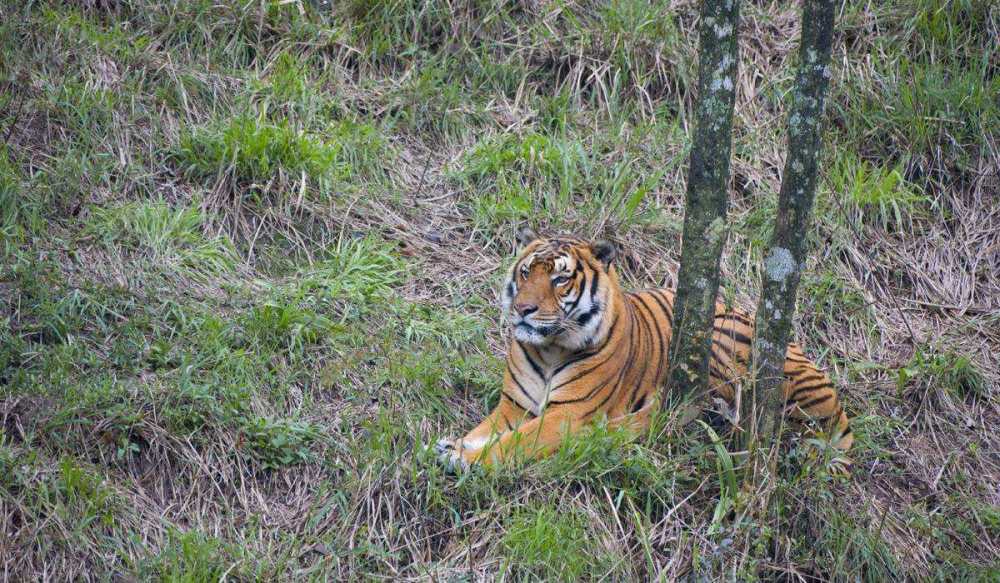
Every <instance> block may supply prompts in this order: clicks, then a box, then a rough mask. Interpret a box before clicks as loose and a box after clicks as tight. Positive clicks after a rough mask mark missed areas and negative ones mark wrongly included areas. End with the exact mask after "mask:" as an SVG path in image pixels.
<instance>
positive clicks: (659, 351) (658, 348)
mask: <svg viewBox="0 0 1000 583" xmlns="http://www.w3.org/2000/svg"><path fill="white" fill-rule="evenodd" d="M636 299H638V300H639V303H641V304H642V307H643V308H645V309H646V311H648V312H649V318H650V320H652V322H653V326H654V327H655V328H656V337H655V338H650V340H651V344H652V346H650V347H649V352H650V354H653V353H654V352H655V353H656V375H655V376H654V377H653V384H656V383H658V382H659V381H660V371H661V370H662V368H663V342H664V341H665V340H666V336H665V335H664V334H663V330H662V329H661V328H660V323H659V322H658V321H657V319H656V314H654V313H653V310H652V308H650V307H649V306H648V305H646V300H644V299H643V297H642V296H636ZM657 340H659V342H657ZM654 348H655V350H654Z"/></svg>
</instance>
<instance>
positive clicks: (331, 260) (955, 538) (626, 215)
mask: <svg viewBox="0 0 1000 583" xmlns="http://www.w3.org/2000/svg"><path fill="white" fill-rule="evenodd" d="M838 6H840V8H838V10H839V13H838V14H837V22H838V23H840V24H839V28H838V31H837V37H836V38H835V41H834V47H835V50H834V54H833V58H832V63H833V77H832V79H831V84H830V94H829V102H828V116H829V120H828V121H829V127H830V133H829V135H828V139H829V141H828V142H827V144H828V147H826V148H825V153H824V155H823V159H822V163H821V168H822V169H823V175H822V177H821V182H820V184H819V188H818V192H817V200H816V207H815V217H816V221H817V228H816V229H815V232H814V233H812V234H811V235H810V244H809V246H808V249H809V250H810V251H809V255H808V260H807V266H806V270H805V273H804V277H803V279H802V284H801V287H802V289H801V293H800V303H799V306H798V310H797V313H799V314H801V321H800V323H799V324H798V325H797V326H796V330H795V331H796V336H798V338H799V339H800V340H801V341H802V342H803V343H804V344H805V345H806V346H807V348H808V352H809V354H810V356H811V357H813V358H816V359H817V360H819V361H820V362H821V363H822V364H823V365H824V366H825V367H826V368H827V369H828V370H830V371H831V373H832V374H833V376H834V377H835V379H836V380H837V383H838V386H839V387H840V388H841V390H842V391H843V393H844V395H845V401H846V403H847V407H848V411H849V413H850V414H851V415H852V416H853V417H854V418H855V419H856V422H855V423H854V425H853V427H854V431H855V433H856V435H857V445H856V449H855V450H853V451H852V453H851V456H852V457H853V458H854V466H853V473H852V476H851V478H849V479H847V478H842V477H838V476H833V475H830V474H829V473H828V472H827V471H826V469H825V467H826V464H825V463H824V461H825V456H827V455H830V453H829V452H828V451H827V450H825V449H823V447H822V444H820V443H812V442H808V440H801V441H802V442H805V443H790V444H789V446H788V449H789V454H788V456H786V457H783V458H782V459H783V460H786V461H783V462H782V463H785V464H787V465H788V467H787V468H783V470H787V471H782V472H781V473H782V475H783V476H784V477H783V478H782V479H781V481H780V482H779V483H777V484H773V485H772V486H773V488H774V494H773V498H774V500H775V501H776V503H777V510H776V512H775V517H774V518H773V520H772V521H769V522H767V523H762V522H759V521H758V520H757V519H755V518H754V517H753V516H751V515H748V514H745V513H744V512H742V511H741V509H743V508H746V507H747V504H746V499H747V497H749V496H753V495H754V493H753V492H749V491H746V490H743V489H741V488H740V487H739V484H741V483H742V481H743V477H744V475H745V473H746V471H747V469H746V468H745V467H744V457H745V456H742V455H741V454H740V451H739V449H738V448H737V447H736V446H735V444H734V442H733V440H732V438H731V436H730V435H729V433H728V432H727V430H726V427H725V426H724V425H721V426H720V425H712V424H710V423H706V424H704V425H702V424H698V423H694V424H691V425H689V426H685V427H683V429H682V426H681V424H680V419H679V418H678V417H677V415H675V414H674V412H672V411H668V412H666V413H665V415H664V416H663V418H662V419H660V420H659V421H658V423H657V426H656V430H655V431H652V432H650V433H649V434H648V435H644V436H641V437H640V438H639V439H638V440H636V441H632V442H628V441H626V440H624V438H623V436H621V435H620V434H618V433H615V432H614V431H610V430H608V429H607V428H602V427H596V428H594V429H593V430H592V431H591V432H589V433H588V436H587V437H586V438H584V439H580V440H575V441H573V442H571V443H567V444H566V445H565V446H564V447H563V448H562V449H561V450H560V452H559V453H558V454H557V455H555V456H554V457H552V458H551V459H548V460H545V461H543V462H541V463H537V464H531V465H528V466H524V467H511V468H507V469H505V471H502V472H496V473H487V472H473V473H471V474H469V475H465V476H462V477H456V476H449V475H446V474H445V473H444V472H443V470H442V469H441V468H440V467H438V466H437V465H436V464H435V463H434V456H433V455H431V454H429V453H428V452H427V451H426V450H425V447H426V445H427V444H432V443H434V442H435V441H436V439H437V438H438V437H440V436H442V435H449V434H455V433H458V432H459V430H460V429H462V428H467V427H469V426H470V425H471V423H472V422H474V421H476V420H478V419H480V418H481V417H482V416H483V414H484V412H485V411H486V410H488V408H489V407H490V406H491V405H493V404H494V403H495V401H496V399H497V398H498V390H499V381H500V375H501V373H502V355H503V351H504V344H503V340H504V337H505V336H504V332H503V330H502V325H501V323H500V313H499V308H498V306H497V305H496V297H497V295H496V287H497V285H498V283H499V281H500V277H501V276H500V273H501V271H502V268H503V267H504V266H505V265H506V264H507V261H508V260H509V257H510V254H511V253H512V249H513V244H514V233H515V231H516V229H517V227H518V226H519V224H520V223H521V222H531V223H533V224H534V226H535V227H536V228H538V229H539V230H540V231H549V232H552V231H572V232H575V233H579V234H581V235H585V236H598V235H600V236H603V237H606V238H611V239H613V240H615V241H616V242H618V243H619V244H620V245H621V247H622V261H621V263H620V265H621V267H622V277H623V279H624V280H625V282H626V284H627V285H629V286H632V287H640V286H650V285H659V284H663V283H666V284H668V285H671V284H672V283H673V282H674V281H675V280H676V268H677V259H678V257H679V250H680V248H679V237H680V227H681V219H682V212H681V210H682V201H683V185H684V183H685V181H684V172H685V165H684V163H685V160H687V157H688V153H689V151H690V148H691V139H690V136H689V131H690V128H691V127H692V125H693V117H692V112H693V103H694V91H695V85H696V76H695V73H694V72H695V70H696V69H695V67H696V65H695V63H696V62H697V61H696V42H697V41H696V38H697V35H696V34H694V31H695V30H697V25H698V22H697V20H698V16H697V15H698V6H697V4H696V3H689V2H680V3H678V2H659V1H653V2H649V1H648V0H608V1H601V2H597V1H590V0H587V1H583V2H575V3H565V2H544V3H510V2H499V1H494V0H477V1H476V2H467V3H455V2H443V1H439V0H429V1H424V0H421V1H420V2H416V1H404V0H387V1H380V2H363V1H348V2H334V3H326V2H322V1H319V0H317V1H311V0H310V1H303V2H287V1H270V0H267V1H263V2H250V3H247V2H228V1H225V2H220V1H217V0H194V1H189V2H153V1H148V0H80V1H70V0H65V1H60V0H31V1H29V2H4V3H0V55H2V58H0V87H2V88H3V89H2V90H0V532H2V533H4V535H3V536H0V572H2V573H4V574H5V576H8V577H10V578H12V579H14V580H21V579H24V580H35V579H39V578H42V577H44V576H48V577H50V578H54V579H59V580H66V579H83V580H87V579H94V580H104V579H111V578H123V579H131V578H138V579H161V580H169V581H206V580H215V579H217V578H221V577H223V576H224V577H225V578H226V579H228V580H274V579H296V580H300V579H304V580H323V579H344V580H357V579H366V578H369V579H374V578H394V579H396V578H411V579H419V578H435V579H447V578H454V579H463V578H466V579H478V578H484V577H485V578H488V577H493V576H497V575H500V574H502V573H503V574H507V575H508V576H509V577H510V578H512V579H541V578H545V579H557V578H563V579H578V578H584V579H586V578H592V579H597V578H605V577H610V578H611V579H615V580H625V579H647V578H653V577H654V576H656V575H657V574H658V575H660V576H662V577H663V578H664V579H670V578H676V577H680V576H685V575H694V576H695V577H699V578H700V577H702V576H704V577H705V578H718V579H732V578H734V577H735V578H753V577H755V576H756V577H760V578H775V577H785V576H788V577H789V578H804V579H808V578H817V579H834V580H857V579H866V580H879V579H884V578H888V577H895V578H904V579H906V578H909V579H938V580H995V579H996V578H997V577H998V576H1000V573H998V571H997V567H996V556H997V555H998V551H1000V514H998V511H997V502H998V500H997V493H996V484H997V483H998V482H1000V463H998V461H997V456H996V455H995V453H996V451H997V450H998V448H1000V442H998V433H997V431H996V428H997V427H998V423H1000V407H998V397H1000V392H998V382H1000V377H998V372H997V371H1000V363H998V360H997V354H1000V335H998V333H997V330H998V328H1000V327H998V326H997V324H998V322H1000V304H998V297H1000V294H997V293H996V292H997V290H998V289H1000V280H998V276H997V274H998V273H1000V269H998V261H1000V255H998V250H1000V239H998V235H997V233H1000V223H998V216H997V214H996V211H995V209H996V200H995V196H996V195H995V191H996V184H995V173H996V168H997V166H998V160H997V154H996V152H997V151H998V147H997V143H996V136H995V131H993V128H996V127H1000V107H998V105H997V104H998V100H997V98H996V97H997V95H998V93H1000V78H998V76H997V68H996V62H997V59H998V57H1000V54H998V53H997V48H996V43H995V42H993V39H995V38H997V37H998V36H1000V12H998V8H997V6H996V3H992V2H985V1H976V0H952V1H944V0H920V1H911V0H906V1H903V0H898V1H896V0H890V1H887V2H878V3H872V2H857V1H849V2H846V3H845V4H843V5H842V6H841V5H838ZM741 20H742V22H743V27H744V30H743V32H742V34H741V35H740V38H741V41H740V45H741V52H742V54H743V55H744V57H745V58H744V61H743V62H742V63H741V67H740V73H739V76H738V78H737V79H736V82H735V85H736V88H737V92H736V107H735V113H734V127H735V135H734V140H733V159H732V176H733V181H732V187H731V208H730V212H731V215H732V217H733V225H734V228H733V230H732V232H731V233H730V235H729V242H728V245H727V248H726V249H725V251H724V253H723V257H722V266H723V274H722V282H723V291H722V292H721V293H722V295H723V297H725V298H726V299H727V301H731V302H733V303H735V304H738V305H741V306H744V307H750V306H753V305H755V298H757V297H758V294H759V282H760V273H759V267H758V266H759V265H760V264H761V256H762V255H763V253H764V249H765V245H766V242H767V240H768V236H769V229H770V224H771V221H770V217H771V216H773V209H774V208H775V205H776V200H777V191H778V186H779V184H778V177H777V172H776V169H778V168H781V165H782V162H783V159H784V158H783V157H784V151H785V143H784V142H785V137H784V125H783V123H782V122H781V121H780V120H783V119H784V117H785V115H786V113H787V112H788V107H789V104H790V103H789V91H790V89H791V86H792V81H793V74H794V70H795V65H796V58H795V55H794V50H793V49H794V47H795V46H796V43H795V42H794V39H795V38H797V37H798V34H799V29H798V24H797V22H798V8H797V7H796V6H795V5H792V4H788V5H785V4H783V3H765V4H759V3H744V5H743V6H742V8H741ZM991 132H992V133H991ZM991 197H993V198H991Z"/></svg>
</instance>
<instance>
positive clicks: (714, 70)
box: [663, 0, 739, 404]
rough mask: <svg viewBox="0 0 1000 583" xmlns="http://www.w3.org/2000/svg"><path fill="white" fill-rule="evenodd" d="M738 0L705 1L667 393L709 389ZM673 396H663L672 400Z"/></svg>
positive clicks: (725, 229)
mask: <svg viewBox="0 0 1000 583" xmlns="http://www.w3.org/2000/svg"><path fill="white" fill-rule="evenodd" d="M738 30H739V1H738V0H705V1H704V2H703V3H702V7H701V22H700V24H699V26H698V36H699V41H698V44H699V46H698V103H697V106H696V108H695V128H694V143H693V144H692V148H691V163H690V167H689V169H688V182H687V195H686V199H685V205H684V232H683V240H682V241H683V242H682V245H681V268H680V273H679V274H678V278H677V279H678V281H677V297H676V299H675V300H674V318H673V326H672V329H673V335H672V338H671V341H670V363H671V369H670V374H669V377H668V379H667V383H666V387H665V389H664V390H665V393H664V397H667V396H670V395H671V394H672V395H677V396H681V397H683V396H686V395H689V394H691V393H692V392H694V391H698V392H704V391H705V390H707V389H708V355H709V348H710V343H711V340H712V321H713V318H714V316H715V298H716V294H717V293H718V290H719V257H720V256H721V255H722V246H723V245H724V244H725V242H726V235H727V233H728V226H727V224H726V207H727V203H728V196H727V192H726V189H727V185H728V183H729V154H730V150H731V146H732V126H733V101H734V97H735V94H736V71H737V60H738V52H737V36H738ZM667 401H668V399H667V398H664V399H663V403H664V404H666V403H667Z"/></svg>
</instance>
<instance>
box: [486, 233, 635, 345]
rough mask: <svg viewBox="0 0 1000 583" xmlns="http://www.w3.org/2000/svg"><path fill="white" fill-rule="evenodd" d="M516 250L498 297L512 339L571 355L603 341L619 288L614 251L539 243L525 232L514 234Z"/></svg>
mask: <svg viewBox="0 0 1000 583" xmlns="http://www.w3.org/2000/svg"><path fill="white" fill-rule="evenodd" d="M518 244H519V247H520V251H519V252H518V257H517V260H516V261H515V262H514V264H513V265H512V266H511V269H510V271H509V272H508V274H507V280H506V282H505V283H504V288H503V292H502V298H503V309H504V312H505V313H507V314H508V315H509V317H510V319H511V324H512V326H513V331H514V337H515V338H517V339H518V340H519V341H521V342H523V343H526V344H532V345H535V346H539V347H544V346H558V347H561V348H564V349H567V350H574V351H575V350H582V349H585V348H587V347H589V346H593V345H595V344H598V343H599V342H600V341H602V340H603V335H604V334H606V333H607V330H606V329H605V328H606V327H602V325H601V324H602V323H603V321H604V319H605V316H606V314H607V313H608V310H609V307H610V306H611V305H612V301H613V299H614V294H616V293H617V287H618V278H617V276H616V274H615V268H614V266H613V265H612V261H613V260H614V258H615V247H614V245H612V244H611V243H608V242H606V241H597V242H594V243H591V242H589V241H584V240H582V239H577V238H575V237H551V238H549V237H539V236H538V235H537V234H535V232H534V231H532V230H531V229H527V228H524V229H521V231H520V232H519V233H518Z"/></svg>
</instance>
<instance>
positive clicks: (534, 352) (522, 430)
mask: <svg viewBox="0 0 1000 583" xmlns="http://www.w3.org/2000/svg"><path fill="white" fill-rule="evenodd" d="M518 243H519V245H520V252H519V254H518V256H517V258H516V260H515V261H514V263H513V264H512V266H511V267H510V269H509V271H508V272H507V276H506V280H505V282H504V285H503V288H502V291H501V300H502V310H503V313H504V314H507V315H508V317H509V319H510V325H511V328H512V334H511V339H510V344H509V348H508V351H507V358H506V370H505V372H504V378H503V386H502V390H501V392H500V400H499V403H498V404H497V405H496V407H495V408H494V409H493V411H492V412H491V413H490V414H489V415H488V416H487V417H486V418H485V419H484V420H483V421H482V422H481V423H479V424H478V425H477V426H476V427H475V428H474V429H472V430H471V431H469V432H468V433H467V434H466V435H465V436H464V437H461V438H459V439H441V440H439V441H438V442H437V444H436V446H435V451H436V453H437V455H438V458H439V460H440V461H441V462H442V463H444V464H445V465H446V467H448V468H449V469H450V470H453V471H463V470H466V469H468V468H469V467H470V466H471V465H473V464H477V463H478V464H482V465H483V466H492V465H495V464H498V463H501V462H504V461H505V460H509V459H511V458H512V457H513V456H515V455H519V456H523V458H521V459H537V458H541V457H543V456H545V455H547V454H549V453H551V452H553V451H554V450H556V449H557V448H558V447H559V446H560V444H561V442H562V440H563V438H564V437H566V436H567V435H570V434H574V433H577V432H578V431H580V430H581V429H582V428H584V427H585V426H586V425H587V424H590V423H594V422H596V421H598V420H600V419H604V420H606V421H607V422H609V423H610V424H614V425H616V426H626V427H629V428H631V429H633V430H635V431H641V430H643V429H644V428H646V427H648V425H649V423H650V420H651V415H650V412H651V411H654V410H655V409H656V407H657V406H658V403H659V397H660V394H659V391H660V387H661V386H662V385H663V383H664V382H665V380H666V377H667V374H668V366H669V362H668V358H667V349H668V347H669V345H670V337H671V321H672V319H673V305H674V297H675V292H674V291H673V290H670V289H647V290H644V291H638V292H630V291H625V290H623V289H622V286H621V285H620V283H619V281H618V275H617V270H616V265H615V258H616V255H617V251H616V247H615V246H614V245H613V244H612V243H609V242H607V241H595V242H589V241H587V240H584V239H580V238H577V237H573V236H556V237H542V236H539V235H537V234H536V233H535V232H534V231H532V230H531V229H529V228H523V229H522V230H521V231H520V232H519V234H518ZM713 327H714V330H713V335H712V344H711V353H710V357H709V371H710V373H709V388H710V390H711V391H712V393H713V394H714V395H715V396H716V398H721V399H722V400H723V401H725V403H728V404H730V406H731V404H732V403H733V402H734V400H735V397H736V395H735V393H736V389H735V387H736V386H737V385H738V383H739V380H740V379H741V378H743V377H744V376H745V375H746V373H747V366H748V362H749V357H750V350H751V339H752V338H753V330H754V322H753V320H752V319H751V317H750V316H749V315H748V314H747V313H746V312H743V311H741V310H739V309H730V308H727V307H726V306H725V305H724V304H723V303H721V302H716V309H715V319H714V323H713ZM784 375H785V382H784V383H783V385H782V391H783V397H784V402H785V414H786V415H788V416H789V417H790V418H792V419H794V420H797V421H800V422H812V423H813V424H816V423H818V424H819V425H820V426H821V427H822V428H823V430H825V431H828V432H829V434H830V435H831V436H832V438H833V440H832V445H833V446H834V447H835V448H837V449H838V450H840V451H846V450H847V449H849V448H850V447H851V444H852V443H853V441H854V437H853V434H852V432H851V426H850V424H849V421H848V418H847V415H846V414H845V413H844V409H843V407H842V406H841V403H840V399H839V398H838V395H837V391H836V389H835V388H834V386H833V383H831V381H830V378H829V377H828V376H827V375H826V373H824V372H823V371H822V370H820V369H819V368H817V366H816V365H815V364H814V363H813V362H812V361H810V360H809V359H808V358H806V356H805V355H804V354H803V352H802V349H801V348H800V347H799V346H798V345H797V344H795V343H791V344H789V345H788V349H787V352H786V356H785V364H784Z"/></svg>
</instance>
